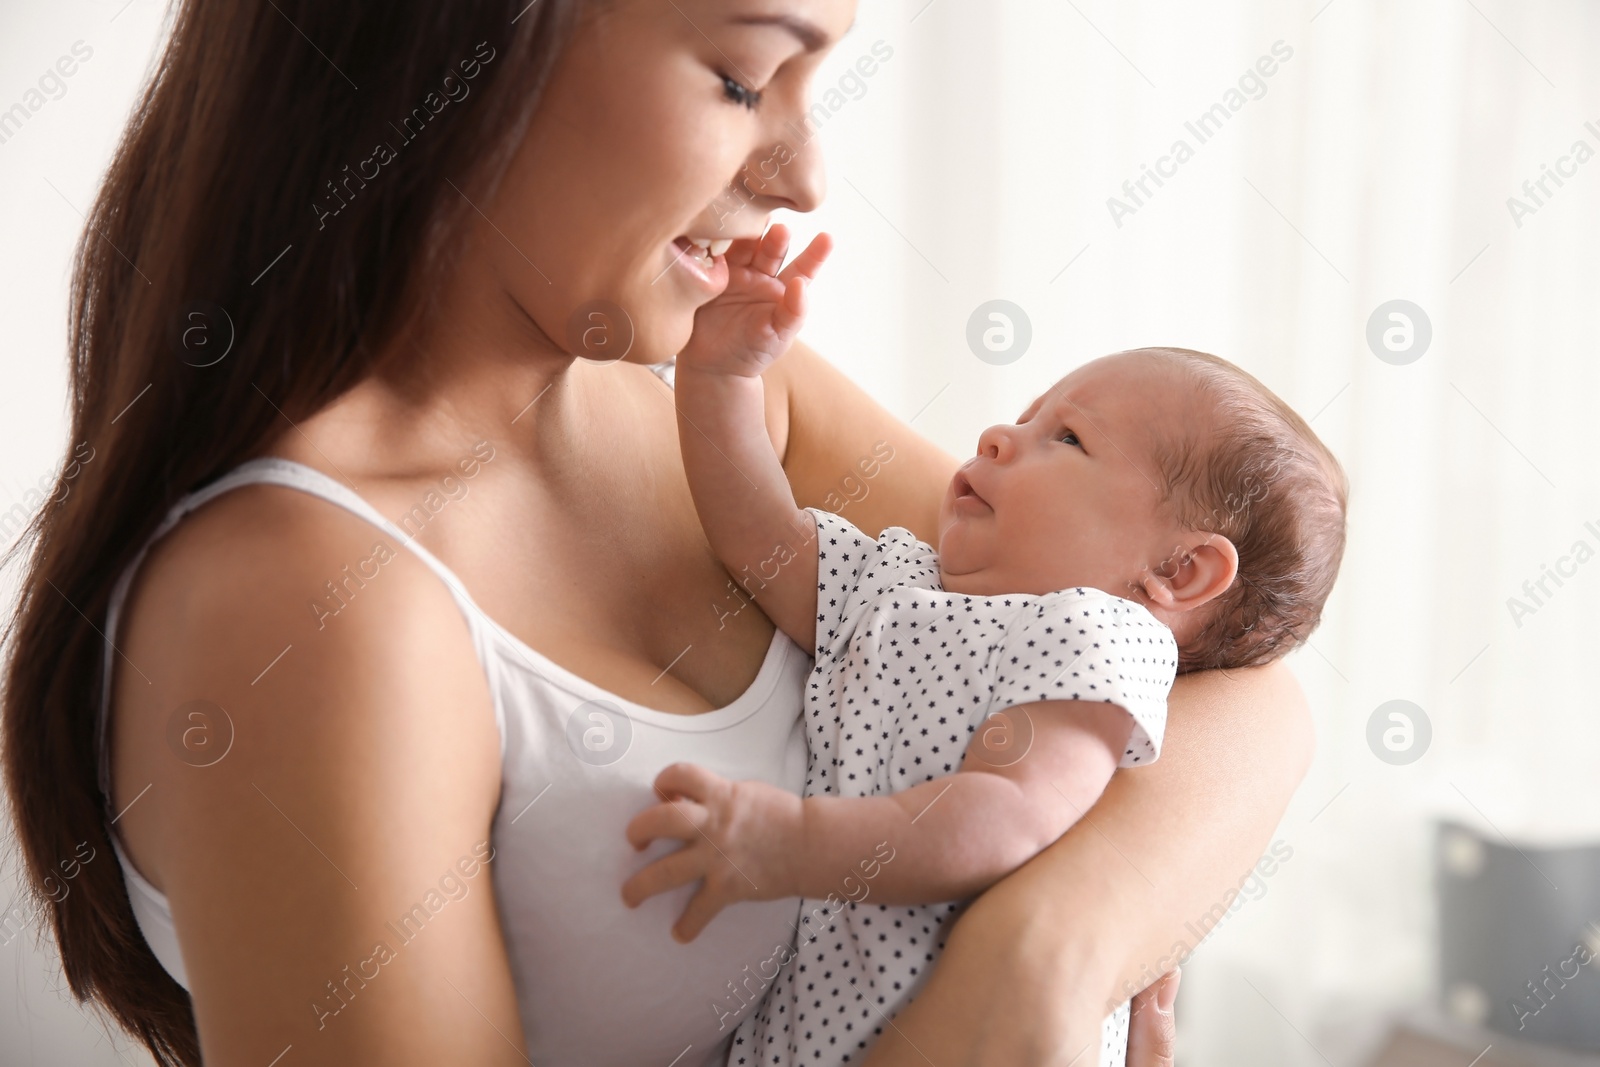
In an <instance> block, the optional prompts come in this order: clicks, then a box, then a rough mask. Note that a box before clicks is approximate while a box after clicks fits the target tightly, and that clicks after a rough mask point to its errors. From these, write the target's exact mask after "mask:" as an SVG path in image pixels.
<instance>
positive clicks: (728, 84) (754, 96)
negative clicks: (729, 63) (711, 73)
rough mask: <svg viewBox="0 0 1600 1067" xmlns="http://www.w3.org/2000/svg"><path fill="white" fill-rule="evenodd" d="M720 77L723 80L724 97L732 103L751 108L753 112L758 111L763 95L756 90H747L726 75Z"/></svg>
mask: <svg viewBox="0 0 1600 1067" xmlns="http://www.w3.org/2000/svg"><path fill="white" fill-rule="evenodd" d="M718 77H720V78H721V79H722V92H723V95H725V96H726V97H727V98H728V99H729V100H730V101H731V102H733V103H735V104H740V105H743V106H744V107H747V108H749V109H750V110H751V111H754V110H755V109H756V105H757V104H759V103H761V94H760V93H759V92H758V91H756V90H755V89H750V88H746V87H745V86H744V85H742V84H740V83H739V82H736V81H734V80H733V79H732V78H730V77H728V76H727V75H726V74H719V75H718Z"/></svg>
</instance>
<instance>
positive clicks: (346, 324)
mask: <svg viewBox="0 0 1600 1067" xmlns="http://www.w3.org/2000/svg"><path fill="white" fill-rule="evenodd" d="M587 6H590V4H589V3H586V0H537V2H536V3H530V2H529V0H450V2H448V3H445V2H440V0H343V2H341V3H337V4H330V3H326V2H320V0H183V2H181V3H180V4H179V6H178V9H177V11H176V12H175V15H174V18H173V24H172V30H171V36H170V39H169V40H168V41H167V43H166V46H165V49H164V50H163V52H162V54H161V56H160V58H159V60H158V62H157V64H156V66H155V68H154V70H153V73H152V75H151V77H150V80H149V83H148V84H147V85H146V87H145V89H144V91H143V92H142V94H141V95H140V97H139V99H138V101H137V103H136V104H135V106H134V109H133V114H132V118H131V119H130V121H129V123H128V127H127V130H126V132H125V133H124V135H123V138H122V141H121V143H120V145H119V146H118V148H117V151H116V155H115V158H114V160H113V161H112V163H111V167H110V170H109V171H108V173H107V174H106V178H105V184H104V186H103V187H102V188H101V190H100V194H99V197H98V199H97V200H96V201H95V204H94V208H93V210H92V211H91V213H90V215H89V218H88V225H87V227H86V229H85V230H84V233H83V236H82V238H81V241H80V243H79V245H78V248H77V254H76V258H75V260H74V266H73V278H72V296H71V312H70V315H71V322H70V332H69V347H70V352H69V357H70V361H71V410H72V435H71V438H70V444H69V455H68V459H67V463H66V464H65V465H64V466H63V468H62V470H61V472H60V473H59V474H58V475H57V477H56V482H55V488H54V490H53V492H52V493H51V494H50V496H49V498H48V499H47V500H46V502H45V503H44V504H43V506H42V507H41V508H40V509H39V511H38V512H37V513H36V514H35V515H34V516H33V518H32V520H31V522H30V523H29V524H28V526H27V527H26V529H25V531H24V534H23V536H22V537H21V538H19V540H18V541H17V543H16V544H15V545H13V546H12V548H11V549H10V551H9V552H8V553H7V557H6V558H7V559H11V558H13V557H17V556H19V555H20V554H22V553H26V554H27V563H26V568H25V571H24V577H23V582H22V592H21V598H20V601H19V603H18V606H17V609H16V614H15V616H14V617H13V618H12V619H11V620H10V622H9V625H8V626H7V628H6V631H5V640H6V642H7V648H6V653H7V659H6V672H5V688H4V696H3V700H4V735H3V744H4V753H3V756H4V766H5V776H6V785H7V789H8V795H9V800H10V804H11V815H12V818H13V820H14V822H15V825H16V828H17V836H18V840H19V843H20V855H21V860H22V864H23V866H24V868H25V871H26V876H27V881H28V884H29V886H30V889H31V897H32V899H33V900H34V901H36V902H37V904H38V905H39V907H40V908H41V909H42V911H43V913H44V914H45V915H46V916H47V917H48V918H49V921H50V926H51V929H52V932H53V933H54V935H55V939H56V943H57V945H58V946H59V948H60V954H61V960H62V965H63V968H64V970H65V973H66V978H67V982H68V984H69V986H70V987H71V989H72V991H73V993H74V994H75V995H76V996H77V997H78V998H80V999H82V1000H89V999H91V998H92V999H93V1000H95V1001H98V1002H99V1004H100V1005H102V1006H103V1007H104V1008H105V1009H106V1011H107V1012H109V1014H110V1016H111V1017H112V1018H114V1019H115V1020H116V1021H117V1022H118V1023H119V1024H120V1025H121V1026H123V1027H125V1028H126V1029H127V1030H128V1031H129V1032H130V1033H132V1034H133V1035H135V1036H136V1037H137V1038H139V1039H140V1040H141V1041H142V1042H143V1043H144V1044H145V1046H146V1047H148V1048H149V1050H150V1052H151V1053H152V1054H153V1055H154V1056H155V1058H156V1059H157V1060H158V1061H159V1062H160V1063H162V1064H174V1063H176V1064H184V1065H191V1064H198V1063H199V1062H200V1053H199V1047H200V1046H199V1041H198V1038H197V1035H196V1031H195V1023H194V1016H193V1012H192V1010H191V1007H190V1002H189V997H188V995H187V994H186V993H185V992H184V991H183V989H182V988H181V987H180V986H179V985H178V984H177V983H176V982H174V981H173V980H172V979H171V978H170V977H169V976H168V975H167V973H166V971H165V970H163V969H162V967H161V965H160V963H158V962H157V960H156V958H155V956H154V955H152V953H151V951H150V948H149V946H148V945H147V944H146V943H145V941H144V939H143V937H142V936H141V935H140V932H139V929H138V927H137V925H136V924H135V921H134V916H133V911H132V909H131V906H130V904H129V901H128V895H127V892H126V889H125V887H124V884H123V879H122V873H121V871H120V870H119V869H118V866H117V864H116V862H115V861H114V860H113V859H111V858H110V857H111V851H112V850H111V847H110V840H109V837H108V829H107V804H108V800H107V798H106V797H105V796H104V795H102V793H101V790H100V787H99V782H98V773H97V767H98V753H97V748H96V746H97V740H96V722H97V717H98V706H99V702H100V698H101V687H102V685H103V684H104V678H103V676H102V672H103V669H102V657H103V655H104V649H105V638H104V636H103V633H102V631H103V630H104V629H105V619H106V607H107V601H108V599H109V596H110V593H111V589H112V586H113V585H114V584H115V582H116V581H117V578H118V576H119V575H120V574H121V572H122V571H123V569H124V568H125V567H127V566H128V564H129V561H130V559H131V558H132V557H133V556H134V554H135V553H136V552H137V551H138V550H139V548H140V547H141V546H142V545H143V543H144V542H145V540H146V539H147V538H148V537H149V536H150V535H151V533H152V532H153V531H154V529H155V527H156V526H157V525H158V524H159V523H160V521H161V520H162V518H163V516H164V515H165V513H166V512H167V510H168V508H170V507H171V506H172V504H173V503H174V502H175V501H176V500H177V499H178V498H179V497H181V496H182V495H184V494H185V493H188V492H190V491H192V490H194V489H195V488H197V487H199V486H202V485H204V484H205V483H207V482H209V481H211V480H213V479H215V478H217V477H218V476H220V475H222V474H223V473H225V472H227V471H228V470H229V469H230V468H232V467H234V466H236V465H237V464H239V463H240V462H242V461H244V460H245V459H248V458H250V457H252V456H253V455H256V454H259V453H260V452H261V451H262V450H263V448H264V447H265V446H266V443H267V442H268V441H269V440H270V439H272V438H273V437H274V436H275V435H276V434H277V433H279V432H281V430H282V429H283V427H284V425H285V423H284V421H283V420H284V418H285V416H287V417H288V418H290V419H293V420H296V421H298V420H299V419H301V418H304V417H305V416H307V415H310V414H311V413H313V412H315V411H317V410H318V409H319V408H321V407H323V406H324V405H326V404H327V403H329V402H330V401H331V400H333V399H334V398H335V397H337V396H338V395H340V394H341V393H342V392H343V391H345V390H347V389H348V388H350V387H351V386H352V385H354V384H355V383H356V382H358V381H359V380H361V379H362V378H363V377H364V376H365V375H367V374H368V373H370V372H371V370H372V369H373V367H374V365H375V361H376V359H377V358H378V353H379V352H380V351H383V350H384V349H385V347H386V345H388V342H390V341H392V340H393V339H394V338H395V337H396V336H397V335H398V334H399V333H401V332H402V331H404V330H406V329H407V328H408V327H410V326H411V325H414V323H415V316H416V315H418V314H421V313H422V312H423V309H424V308H425V303H426V298H427V294H428V293H429V292H430V291H432V289H433V288H434V286H433V282H434V281H435V280H436V279H437V278H438V277H439V273H440V271H442V270H443V269H445V268H446V267H447V266H448V264H449V261H450V259H451V257H452V255H453V254H454V252H455V250H456V248H457V247H458V246H457V243H456V241H457V238H458V237H459V235H460V233H461V229H462V227H461V225H460V224H461V222H462V220H463V219H464V218H466V217H467V216H468V215H469V214H470V213H472V212H473V211H474V208H473V207H472V204H473V203H476V204H479V205H481V204H483V203H484V202H485V200H486V199H487V198H488V196H489V195H490V193H491V192H492V190H493V188H494V186H495V185H496V184H497V183H498V181H499V179H500V177H501V175H502V174H503V173H504V169H505V166H506V164H507V163H508V162H509V160H510V158H511V156H512V155H513V154H514V152H515V150H516V148H517V147H518V145H519V144H520V142H521V139H522V136H523V134H524V132H525V130H526V127H527V122H528V119H529V117H530V116H531V114H532V112H533V109H534V107H535V105H536V103H537V101H538V98H539V95H540V92H541V90H542V89H543V87H544V86H545V84H546V83H547V82H548V80H549V77H550V74H551V71H552V69H553V68H554V66H555V65H556V63H557V61H558V60H559V57H560V54H561V51H562V48H563V47H564V45H565V44H566V42H567V41H568V40H569V39H570V36H571V33H572V30H573V28H574V26H575V25H576V23H577V20H578V19H579V17H580V16H581V14H582V12H583V9H584V8H585V7H587ZM380 145H381V146H385V147H386V148H387V149H388V150H387V151H386V152H385V151H384V150H383V149H381V148H379V147H378V146H380ZM469 200H470V202H469ZM85 843H86V846H85ZM87 848H93V849H94V854H98V855H102V856H104V857H106V858H105V859H103V860H101V861H100V862H92V863H82V864H78V863H76V862H75V861H76V860H77V859H81V858H82V857H83V856H84V855H85V854H87ZM63 864H72V866H71V867H67V866H63ZM66 873H70V874H71V876H72V881H71V884H70V891H69V892H66V893H65V894H62V893H60V892H59V891H58V887H59V886H60V885H61V884H62V882H63V878H64V877H65V874H66ZM58 897H59V899H56V898H58Z"/></svg>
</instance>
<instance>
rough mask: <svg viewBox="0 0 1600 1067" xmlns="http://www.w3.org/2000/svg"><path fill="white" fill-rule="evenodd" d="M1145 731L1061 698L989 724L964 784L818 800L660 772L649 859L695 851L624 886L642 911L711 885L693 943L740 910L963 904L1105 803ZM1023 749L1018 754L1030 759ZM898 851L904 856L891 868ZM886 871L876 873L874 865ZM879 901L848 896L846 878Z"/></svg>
mask: <svg viewBox="0 0 1600 1067" xmlns="http://www.w3.org/2000/svg"><path fill="white" fill-rule="evenodd" d="M1132 729H1133V724H1132V721H1131V720H1130V718H1129V716H1128V714H1127V713H1126V712H1125V711H1123V709H1122V708H1120V707H1118V706H1117V705H1114V704H1107V703H1103V702H1091V701H1075V700H1050V701H1041V702H1038V703H1032V704H1025V705H1017V706H1015V707H1012V708H1009V709H1007V710H1006V711H1003V712H1000V713H998V714H996V715H994V716H991V717H990V718H989V719H988V720H987V721H985V723H984V724H983V726H981V727H980V728H979V730H978V733H977V735H976V736H974V737H973V739H972V743H971V745H969V746H968V748H967V755H966V758H965V760H964V761H963V762H962V765H961V769H960V770H959V771H957V772H956V773H954V774H951V775H947V776H945V777H942V778H935V779H934V780H932V781H930V782H924V783H922V784H921V785H918V786H914V787H912V788H911V789H907V790H904V791H902V792H899V793H894V794H890V795H888V796H877V797H807V798H805V799H804V800H801V799H799V798H797V797H795V796H794V795H793V794H791V793H787V792H785V791H783V790H781V789H778V788H777V787H775V786H771V785H767V784H766V783H763V782H730V781H728V780H726V779H724V778H721V777H719V776H717V775H714V774H712V773H711V772H709V771H706V770H703V769H701V768H699V767H694V766H690V765H688V764H674V765H673V766H671V767H668V768H667V769H666V770H665V771H663V772H662V773H661V776H660V777H659V778H658V779H657V781H656V789H657V791H658V792H659V793H661V795H662V796H663V797H665V798H666V802H665V803H662V804H658V805H656V806H655V807H652V808H649V809H647V810H645V811H644V812H642V813H641V814H640V815H639V816H637V817H636V818H635V819H634V820H633V822H631V823H630V824H629V825H628V839H629V840H630V841H632V842H633V844H634V845H635V846H636V847H638V848H643V847H644V846H645V845H647V844H648V843H649V842H650V841H652V840H654V839H656V838H661V837H668V838H675V839H678V840H681V841H683V842H684V847H683V848H682V849H680V850H679V851H677V852H674V853H672V854H671V855H669V856H665V857H663V858H662V859H660V860H657V861H656V862H655V863H652V864H650V865H649V866H647V867H645V868H644V869H643V870H641V871H640V872H638V873H637V874H635V875H634V876H633V877H632V878H630V879H629V880H628V881H627V883H626V884H624V886H623V889H622V893H623V899H624V900H625V901H626V902H627V903H628V904H629V905H630V906H637V905H638V904H639V902H640V901H643V900H645V899H646V898H648V897H651V896H654V895H655V894H657V893H661V892H664V891H665V890H668V889H672V888H675V887H677V886H680V885H686V884H689V883H691V882H695V881H702V882H703V884H702V886H701V888H700V891H699V892H698V893H696V894H695V896H694V898H693V900H691V901H690V903H689V906H688V908H687V909H686V910H685V911H684V913H683V916H682V917H681V918H680V919H679V920H678V924H677V925H676V926H675V927H674V928H673V934H674V936H676V937H677V938H678V939H679V940H682V941H688V940H692V939H693V938H694V937H695V936H696V935H697V934H698V933H699V932H700V931H701V930H702V929H704V928H705V926H706V924H707V923H709V922H710V921H711V919H712V918H713V917H714V916H715V915H716V914H717V912H718V911H720V910H721V909H722V908H723V907H725V906H727V905H728V904H731V903H733V902H735V901H739V900H774V899H779V898H782V897H790V896H804V897H813V898H818V897H827V896H829V895H830V894H835V893H839V894H840V895H849V896H850V897H851V899H853V900H855V901H856V902H857V903H859V902H861V901H862V900H865V899H867V897H868V896H871V897H874V898H876V899H877V900H878V901H879V902H880V903H884V904H929V903H936V902H939V901H946V900H961V899H964V898H967V897H971V896H974V895H976V894H977V893H979V892H981V891H982V890H984V889H987V888H988V887H989V886H991V885H993V884H994V883H995V882H996V881H998V880H999V879H1000V878H1002V877H1004V876H1005V875H1007V874H1009V873H1010V872H1011V871H1013V870H1015V869H1016V868H1018V867H1020V866H1022V864H1024V863H1026V862H1027V861H1028V860H1029V859H1031V858H1032V857H1033V856H1034V855H1036V854H1037V853H1039V852H1040V851H1041V850H1043V849H1044V848H1045V847H1046V846H1048V845H1049V844H1050V843H1051V842H1053V841H1055V840H1056V838H1058V837H1060V836H1061V835H1062V834H1063V833H1065V832H1066V830H1067V829H1068V828H1069V827H1070V826H1071V825H1072V824H1073V823H1075V822H1076V821H1077V820H1078V818H1079V816H1081V815H1082V814H1083V813H1084V812H1085V811H1087V810H1088V808H1089V807H1090V806H1091V805H1092V804H1093V803H1094V802H1095V800H1096V799H1097V798H1098V797H1099V796H1100V793H1101V791H1102V790H1104V789H1105V786H1106V783H1107V782H1108V781H1109V780H1110V778H1111V774H1112V772H1113V771H1115V770H1116V768H1117V764H1118V762H1119V760H1120V759H1121V754H1122V751H1123V748H1124V747H1125V745H1126V744H1127V741H1128V737H1129V736H1130V734H1131V732H1132ZM1019 749H1020V750H1021V751H1018V750H1019ZM884 842H887V843H888V845H889V846H890V847H891V848H892V849H893V852H892V854H891V855H892V859H891V860H890V861H888V862H882V861H883V856H882V855H881V854H880V853H879V851H878V850H879V846H880V845H881V844H883V843H884ZM875 858H876V859H877V860H879V861H880V862H879V863H877V864H872V863H871V862H870V861H872V860H874V859H875ZM869 869H875V871H876V873H875V874H874V875H873V876H872V878H871V879H870V881H868V882H867V896H857V895H855V894H854V893H850V892H849V890H848V887H846V889H845V892H843V893H841V886H842V885H843V883H844V880H845V879H846V878H852V879H853V880H854V881H855V882H856V883H858V884H859V883H861V882H863V881H867V879H865V878H864V876H863V874H862V872H863V871H865V870H869Z"/></svg>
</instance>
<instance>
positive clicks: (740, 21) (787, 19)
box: [731, 15, 855, 52]
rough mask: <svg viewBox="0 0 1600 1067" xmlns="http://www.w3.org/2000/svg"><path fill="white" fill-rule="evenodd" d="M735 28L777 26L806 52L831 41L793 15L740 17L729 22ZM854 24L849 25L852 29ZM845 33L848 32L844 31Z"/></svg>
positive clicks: (820, 49)
mask: <svg viewBox="0 0 1600 1067" xmlns="http://www.w3.org/2000/svg"><path fill="white" fill-rule="evenodd" d="M731 21H732V22H733V23H734V25H737V26H777V27H778V28H780V29H784V30H788V31H789V32H790V33H791V34H793V35H794V38H795V40H797V41H799V42H800V44H801V45H802V46H803V47H804V48H805V50H806V51H807V52H820V51H822V50H823V49H824V48H826V47H828V45H829V44H830V43H831V41H832V39H831V38H830V37H829V36H828V35H827V33H825V32H824V31H823V30H822V29H820V28H819V27H817V26H816V25H815V24H813V23H810V22H807V21H806V20H805V19H802V18H796V17H795V16H793V15H740V16H737V17H735V18H734V19H732V20H731ZM854 26H855V23H854V22H852V23H850V27H851V28H854ZM845 32H846V33H849V32H850V30H849V29H846V30H845Z"/></svg>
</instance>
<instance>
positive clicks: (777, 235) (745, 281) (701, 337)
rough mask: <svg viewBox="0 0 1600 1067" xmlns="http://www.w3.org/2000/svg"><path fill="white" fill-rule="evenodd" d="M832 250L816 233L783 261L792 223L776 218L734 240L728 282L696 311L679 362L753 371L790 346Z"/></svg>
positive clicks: (724, 370) (745, 373)
mask: <svg viewBox="0 0 1600 1067" xmlns="http://www.w3.org/2000/svg"><path fill="white" fill-rule="evenodd" d="M832 250H833V238H832V237H830V236H829V235H827V234H825V233H820V234H818V235H817V236H816V237H815V238H814V239H813V240H812V242H811V243H810V244H809V245H807V246H806V250H805V251H804V252H801V253H800V254H799V255H798V256H796V257H795V258H794V262H792V263H790V264H789V265H788V266H787V267H784V268H783V270H782V271H781V272H780V271H779V270H778V268H779V267H781V266H783V257H784V256H785V255H787V254H788V251H789V229H788V227H787V226H784V225H783V224H782V223H774V224H773V225H772V227H771V228H770V229H768V230H767V232H766V233H765V234H764V235H762V236H761V237H758V238H756V239H754V240H740V241H735V242H734V243H733V244H732V245H731V246H730V247H729V248H728V251H727V252H726V253H724V254H725V255H726V256H727V262H728V287H727V288H726V289H724V290H723V291H722V294H721V295H720V296H718V297H717V298H716V299H715V300H713V301H711V302H710V303H709V304H706V305H705V306H704V307H702V308H701V309H700V310H699V311H698V312H696V313H695V317H694V334H693V335H692V336H691V337H690V338H689V343H688V344H687V345H685V346H684V349H683V351H682V352H680V353H678V366H679V367H690V368H696V369H704V370H712V371H718V372H721V373H725V374H737V375H740V376H742V377H754V376H755V375H757V374H760V373H761V372H762V371H763V370H765V369H766V368H767V366H768V365H770V364H771V363H772V361H773V360H775V359H777V358H778V357H779V356H781V355H783V354H784V353H785V352H787V351H788V350H789V346H790V345H791V344H793V343H794V339H795V337H796V336H797V335H798V334H799V333H800V326H801V324H802V323H803V322H804V321H805V315H806V310H807V299H806V290H807V288H808V287H809V286H810V284H811V282H812V281H814V280H815V279H816V276H817V271H818V270H820V269H821V267H822V264H823V262H824V261H825V260H826V259H827V258H828V253H829V252H830V251H832Z"/></svg>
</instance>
